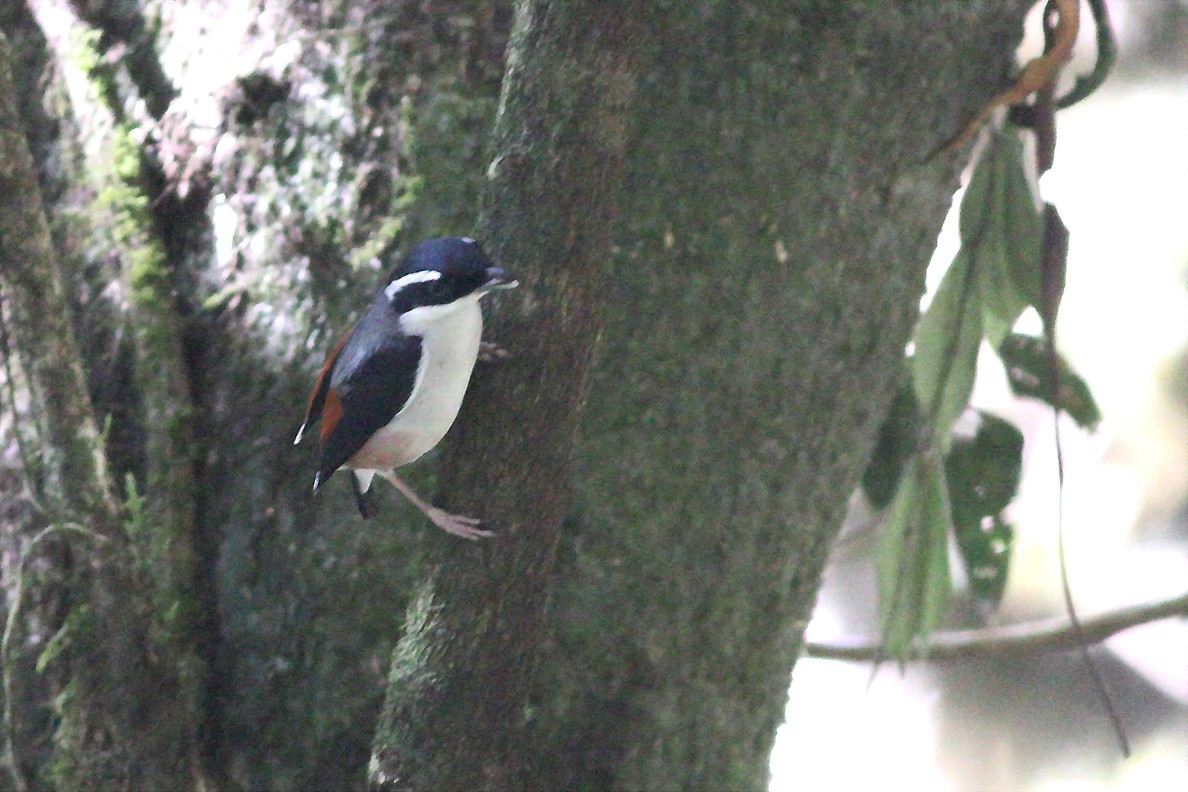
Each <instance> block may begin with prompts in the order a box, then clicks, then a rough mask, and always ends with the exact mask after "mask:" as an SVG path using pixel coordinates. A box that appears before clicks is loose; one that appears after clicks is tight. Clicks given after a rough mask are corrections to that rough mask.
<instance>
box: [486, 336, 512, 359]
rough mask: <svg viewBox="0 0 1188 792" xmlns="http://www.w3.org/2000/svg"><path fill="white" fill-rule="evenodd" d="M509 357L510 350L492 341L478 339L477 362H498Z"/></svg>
mask: <svg viewBox="0 0 1188 792" xmlns="http://www.w3.org/2000/svg"><path fill="white" fill-rule="evenodd" d="M509 357H511V352H508V351H507V350H506V349H504V348H503V347H501V346H499V344H496V343H495V342H494V341H480V342H479V351H478V362H479V363H498V362H499V361H501V360H503V359H505V358H509Z"/></svg>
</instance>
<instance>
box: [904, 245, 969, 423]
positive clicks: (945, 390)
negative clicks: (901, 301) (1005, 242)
mask: <svg viewBox="0 0 1188 792" xmlns="http://www.w3.org/2000/svg"><path fill="white" fill-rule="evenodd" d="M978 292H979V289H978V279H977V273H976V272H975V271H974V270H973V269H972V261H971V259H970V257H969V255H968V254H967V253H966V252H965V251H964V250H962V251H960V252H958V254H957V256H956V257H955V258H954V259H953V263H952V265H951V266H950V267H949V271H948V272H946V273H945V276H944V278H943V279H942V280H941V283H940V286H939V287H938V288H937V290H936V296H934V297H933V298H932V304H930V305H929V306H928V310H927V311H925V312H924V315H923V316H922V317H921V318H920V322H919V324H917V325H916V335H915V344H916V352H915V355H914V356H913V357H912V384H913V386H914V387H915V390H916V399H917V401H918V402H919V403H920V406H921V407H922V409H923V410H924V414H925V415H926V416H927V420H928V422H929V424H930V426H931V427H932V430H933V432H934V434H935V436H936V437H942V438H943V437H947V436H948V434H949V429H950V428H951V427H952V426H953V422H954V421H955V420H957V417H958V416H959V415H961V412H962V411H963V410H964V409H965V406H966V405H967V404H969V395H970V393H972V392H973V383H974V374H975V372H976V371H977V363H978V346H979V345H980V344H981V342H982V308H981V304H980V302H979V300H980V297H979V294H978Z"/></svg>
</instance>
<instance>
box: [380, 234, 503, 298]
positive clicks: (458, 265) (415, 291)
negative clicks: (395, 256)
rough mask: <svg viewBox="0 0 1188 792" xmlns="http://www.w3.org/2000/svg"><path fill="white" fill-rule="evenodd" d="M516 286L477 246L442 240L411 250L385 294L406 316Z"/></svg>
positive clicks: (456, 239)
mask: <svg viewBox="0 0 1188 792" xmlns="http://www.w3.org/2000/svg"><path fill="white" fill-rule="evenodd" d="M515 285H516V279H515V278H514V277H513V276H512V275H511V274H509V273H508V272H507V271H506V270H504V269H502V268H500V267H497V266H495V263H494V262H492V261H491V259H490V258H489V257H488V256H487V254H486V253H484V252H483V248H482V246H481V245H479V243H478V242H475V241H474V240H473V239H470V238H468V237H441V238H438V239H430V240H427V241H425V242H422V243H421V244H419V245H417V246H416V247H415V248H413V250H412V252H411V253H409V254H408V256H407V257H406V258H405V259H404V261H403V262H401V264H400V266H399V267H397V268H396V271H395V272H393V273H392V277H391V279H389V281H388V285H387V286H386V287H385V288H384V294H386V295H387V297H388V301H389V302H391V304H392V307H393V308H395V309H396V311H397V312H398V313H406V312H407V311H410V310H412V309H414V308H423V307H428V306H432V305H449V304H450V303H453V302H455V301H457V300H460V299H463V298H465V297H470V296H474V297H476V298H477V297H481V296H482V295H484V294H486V293H487V292H489V291H493V290H495V289H510V288H512V287H514V286H515Z"/></svg>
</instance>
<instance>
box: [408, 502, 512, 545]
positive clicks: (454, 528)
mask: <svg viewBox="0 0 1188 792" xmlns="http://www.w3.org/2000/svg"><path fill="white" fill-rule="evenodd" d="M425 515H426V516H427V517H428V518H429V519H430V520H432V521H433V524H434V525H436V526H437V527H438V528H440V529H441V530H443V531H445V532H446V533H448V534H453V535H454V536H459V537H461V538H463V539H469V540H470V541H472V542H477V541H478V540H479V539H489V538H491V537H492V536H496V533H495V532H494V531H484V530H483V529H481V528H479V527H478V526H480V525H482V524H483V521H482V520H480V519H479V518H477V517H463V516H462V515H460V514H450V513H449V512H448V511H446V510H445V509H439V508H437V507H436V506H431V507H429V510H428V511H426V512H425Z"/></svg>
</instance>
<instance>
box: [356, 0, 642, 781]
mask: <svg viewBox="0 0 1188 792" xmlns="http://www.w3.org/2000/svg"><path fill="white" fill-rule="evenodd" d="M641 8H642V7H638V6H635V5H634V4H619V5H618V6H615V7H610V6H605V5H604V6H600V5H599V4H590V5H587V6H584V7H579V6H570V5H569V4H566V3H560V2H549V1H536V0H533V1H532V2H525V3H522V4H521V5H520V6H519V8H518V10H517V14H516V20H515V27H514V29H513V33H512V38H511V40H510V42H509V53H508V69H507V73H506V75H505V77H504V88H503V98H502V101H501V107H500V112H499V116H498V118H497V120H496V123H495V131H494V133H493V136H494V141H495V142H494V146H493V150H494V158H493V160H492V162H491V165H490V167H489V168H488V171H487V174H488V178H489V179H490V184H489V186H488V188H487V196H486V201H485V205H486V207H487V212H486V217H485V221H484V222H483V223H482V237H483V238H484V239H485V240H486V244H487V247H488V249H489V250H490V251H491V253H492V254H493V255H494V257H495V260H496V261H499V262H501V263H503V264H504V265H505V266H506V267H508V268H509V269H511V270H513V271H514V272H515V273H516V275H517V276H518V277H519V278H520V282H521V286H520V288H519V290H518V291H517V292H514V293H512V296H511V297H509V298H507V299H505V300H503V301H502V303H501V305H500V308H501V310H499V311H498V314H497V317H498V318H497V321H496V322H495V324H494V326H493V328H491V331H490V336H491V337H493V338H496V339H498V342H499V343H500V344H503V345H505V346H506V347H507V348H508V349H509V350H510V351H511V354H512V357H511V359H510V360H507V361H504V362H502V363H500V364H499V365H498V367H497V368H495V369H493V370H491V371H489V372H483V375H482V376H480V377H479V378H478V381H477V382H475V383H474V384H473V385H472V386H471V391H470V393H469V394H468V397H467V405H469V408H470V409H471V410H473V407H474V405H482V407H481V409H480V410H478V411H472V412H470V418H469V420H465V419H464V422H463V425H464V426H465V430H464V431H462V432H460V433H458V434H456V435H455V437H454V441H453V442H452V443H451V444H450V446H449V450H448V452H447V454H446V456H445V461H444V469H443V475H442V481H441V489H442V490H443V491H444V492H446V493H447V497H446V498H445V504H446V506H447V507H448V508H450V509H451V510H456V511H458V512H460V513H464V514H478V515H481V516H482V517H483V518H484V519H485V520H487V521H488V523H489V524H490V525H491V526H493V527H494V528H496V529H497V530H498V531H499V532H500V536H499V537H498V538H495V539H491V540H489V541H487V542H484V543H482V544H480V545H474V546H467V545H466V544H465V543H463V542H460V541H458V540H456V539H454V538H452V537H446V536H444V535H439V534H434V535H433V536H431V537H430V541H429V547H428V574H427V576H426V579H425V580H424V581H423V582H422V583H421V585H420V587H419V589H418V591H417V594H416V596H415V599H414V602H413V604H412V606H411V607H410V611H409V617H408V622H407V624H406V630H405V634H404V637H403V638H402V639H401V641H400V643H399V645H398V646H397V648H396V651H395V654H394V657H393V663H392V672H391V676H390V678H389V682H388V693H387V700H386V702H385V705H384V710H383V714H382V716H381V718H380V724H379V729H378V732H377V735H376V741H375V746H374V751H373V756H372V760H371V766H370V771H369V779H370V785H371V787H372V788H374V789H492V788H493V789H504V788H509V787H513V786H517V785H519V784H522V783H523V780H524V770H525V766H526V764H527V760H528V758H529V754H528V753H526V752H525V746H526V744H527V743H526V737H527V732H526V728H527V725H528V713H527V709H526V708H527V705H528V688H529V683H530V680H531V679H532V675H533V673H534V669H535V667H536V664H537V661H538V657H539V652H540V648H541V641H540V638H541V629H542V618H543V612H544V604H545V594H546V588H547V587H546V584H547V581H548V579H549V574H550V570H551V568H552V563H553V553H554V549H555V547H556V543H557V537H558V529H559V527H560V524H561V520H562V518H563V517H564V515H565V513H566V509H567V508H568V506H569V503H570V487H569V463H570V458H571V455H572V450H573V447H574V443H575V440H576V430H577V422H578V416H579V415H580V411H581V407H582V403H583V400H584V396H585V383H586V372H587V371H588V370H589V366H590V357H591V353H592V351H593V348H594V342H595V339H596V338H597V337H598V333H599V330H600V326H601V311H600V304H601V302H602V300H603V295H604V294H605V291H606V281H605V275H604V271H603V262H604V261H605V259H606V258H607V257H609V255H610V227H611V223H612V222H613V221H614V219H615V217H616V214H617V209H618V201H619V196H620V191H621V183H620V182H621V173H622V162H623V152H624V147H625V144H626V138H625V122H626V119H627V114H628V112H629V108H630V105H631V101H632V94H633V91H634V85H635V75H634V71H633V69H634V62H635V59H636V56H637V47H638V46H639V44H640V43H641V42H642V41H643V40H644V39H645V36H646V32H645V30H644V26H643V24H644V20H643V19H642V18H641V17H642V16H643V15H642V14H641ZM464 409H467V408H464Z"/></svg>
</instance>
